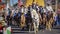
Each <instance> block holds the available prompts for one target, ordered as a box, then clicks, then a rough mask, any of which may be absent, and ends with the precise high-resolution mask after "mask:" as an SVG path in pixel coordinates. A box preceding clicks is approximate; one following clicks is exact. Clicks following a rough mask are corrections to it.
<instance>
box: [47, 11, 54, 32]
mask: <svg viewBox="0 0 60 34" xmlns="http://www.w3.org/2000/svg"><path fill="white" fill-rule="evenodd" d="M53 23H54V19H53V13H52V12H48V16H47V23H46V29H48V30H50V31H51V28H52V24H53Z"/></svg>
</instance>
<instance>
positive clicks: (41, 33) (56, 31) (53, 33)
mask: <svg viewBox="0 0 60 34" xmlns="http://www.w3.org/2000/svg"><path fill="white" fill-rule="evenodd" d="M12 34H13V33H12ZM14 34H34V32H22V33H14ZM37 34H60V29H52V31H49V30H44V31H43V30H40V31H39V32H37Z"/></svg>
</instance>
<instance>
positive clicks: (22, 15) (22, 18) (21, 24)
mask: <svg viewBox="0 0 60 34" xmlns="http://www.w3.org/2000/svg"><path fill="white" fill-rule="evenodd" d="M25 24H26V23H25V16H24V13H22V14H21V22H20V26H21V28H23V27H24V26H25Z"/></svg>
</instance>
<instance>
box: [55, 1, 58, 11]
mask: <svg viewBox="0 0 60 34" xmlns="http://www.w3.org/2000/svg"><path fill="white" fill-rule="evenodd" d="M57 6H58V0H56V5H55V12H57V9H58V8H57Z"/></svg>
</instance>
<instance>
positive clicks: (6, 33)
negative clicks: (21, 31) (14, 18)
mask: <svg viewBox="0 0 60 34" xmlns="http://www.w3.org/2000/svg"><path fill="white" fill-rule="evenodd" d="M3 31H4V32H3V34H11V27H7V28H3Z"/></svg>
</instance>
